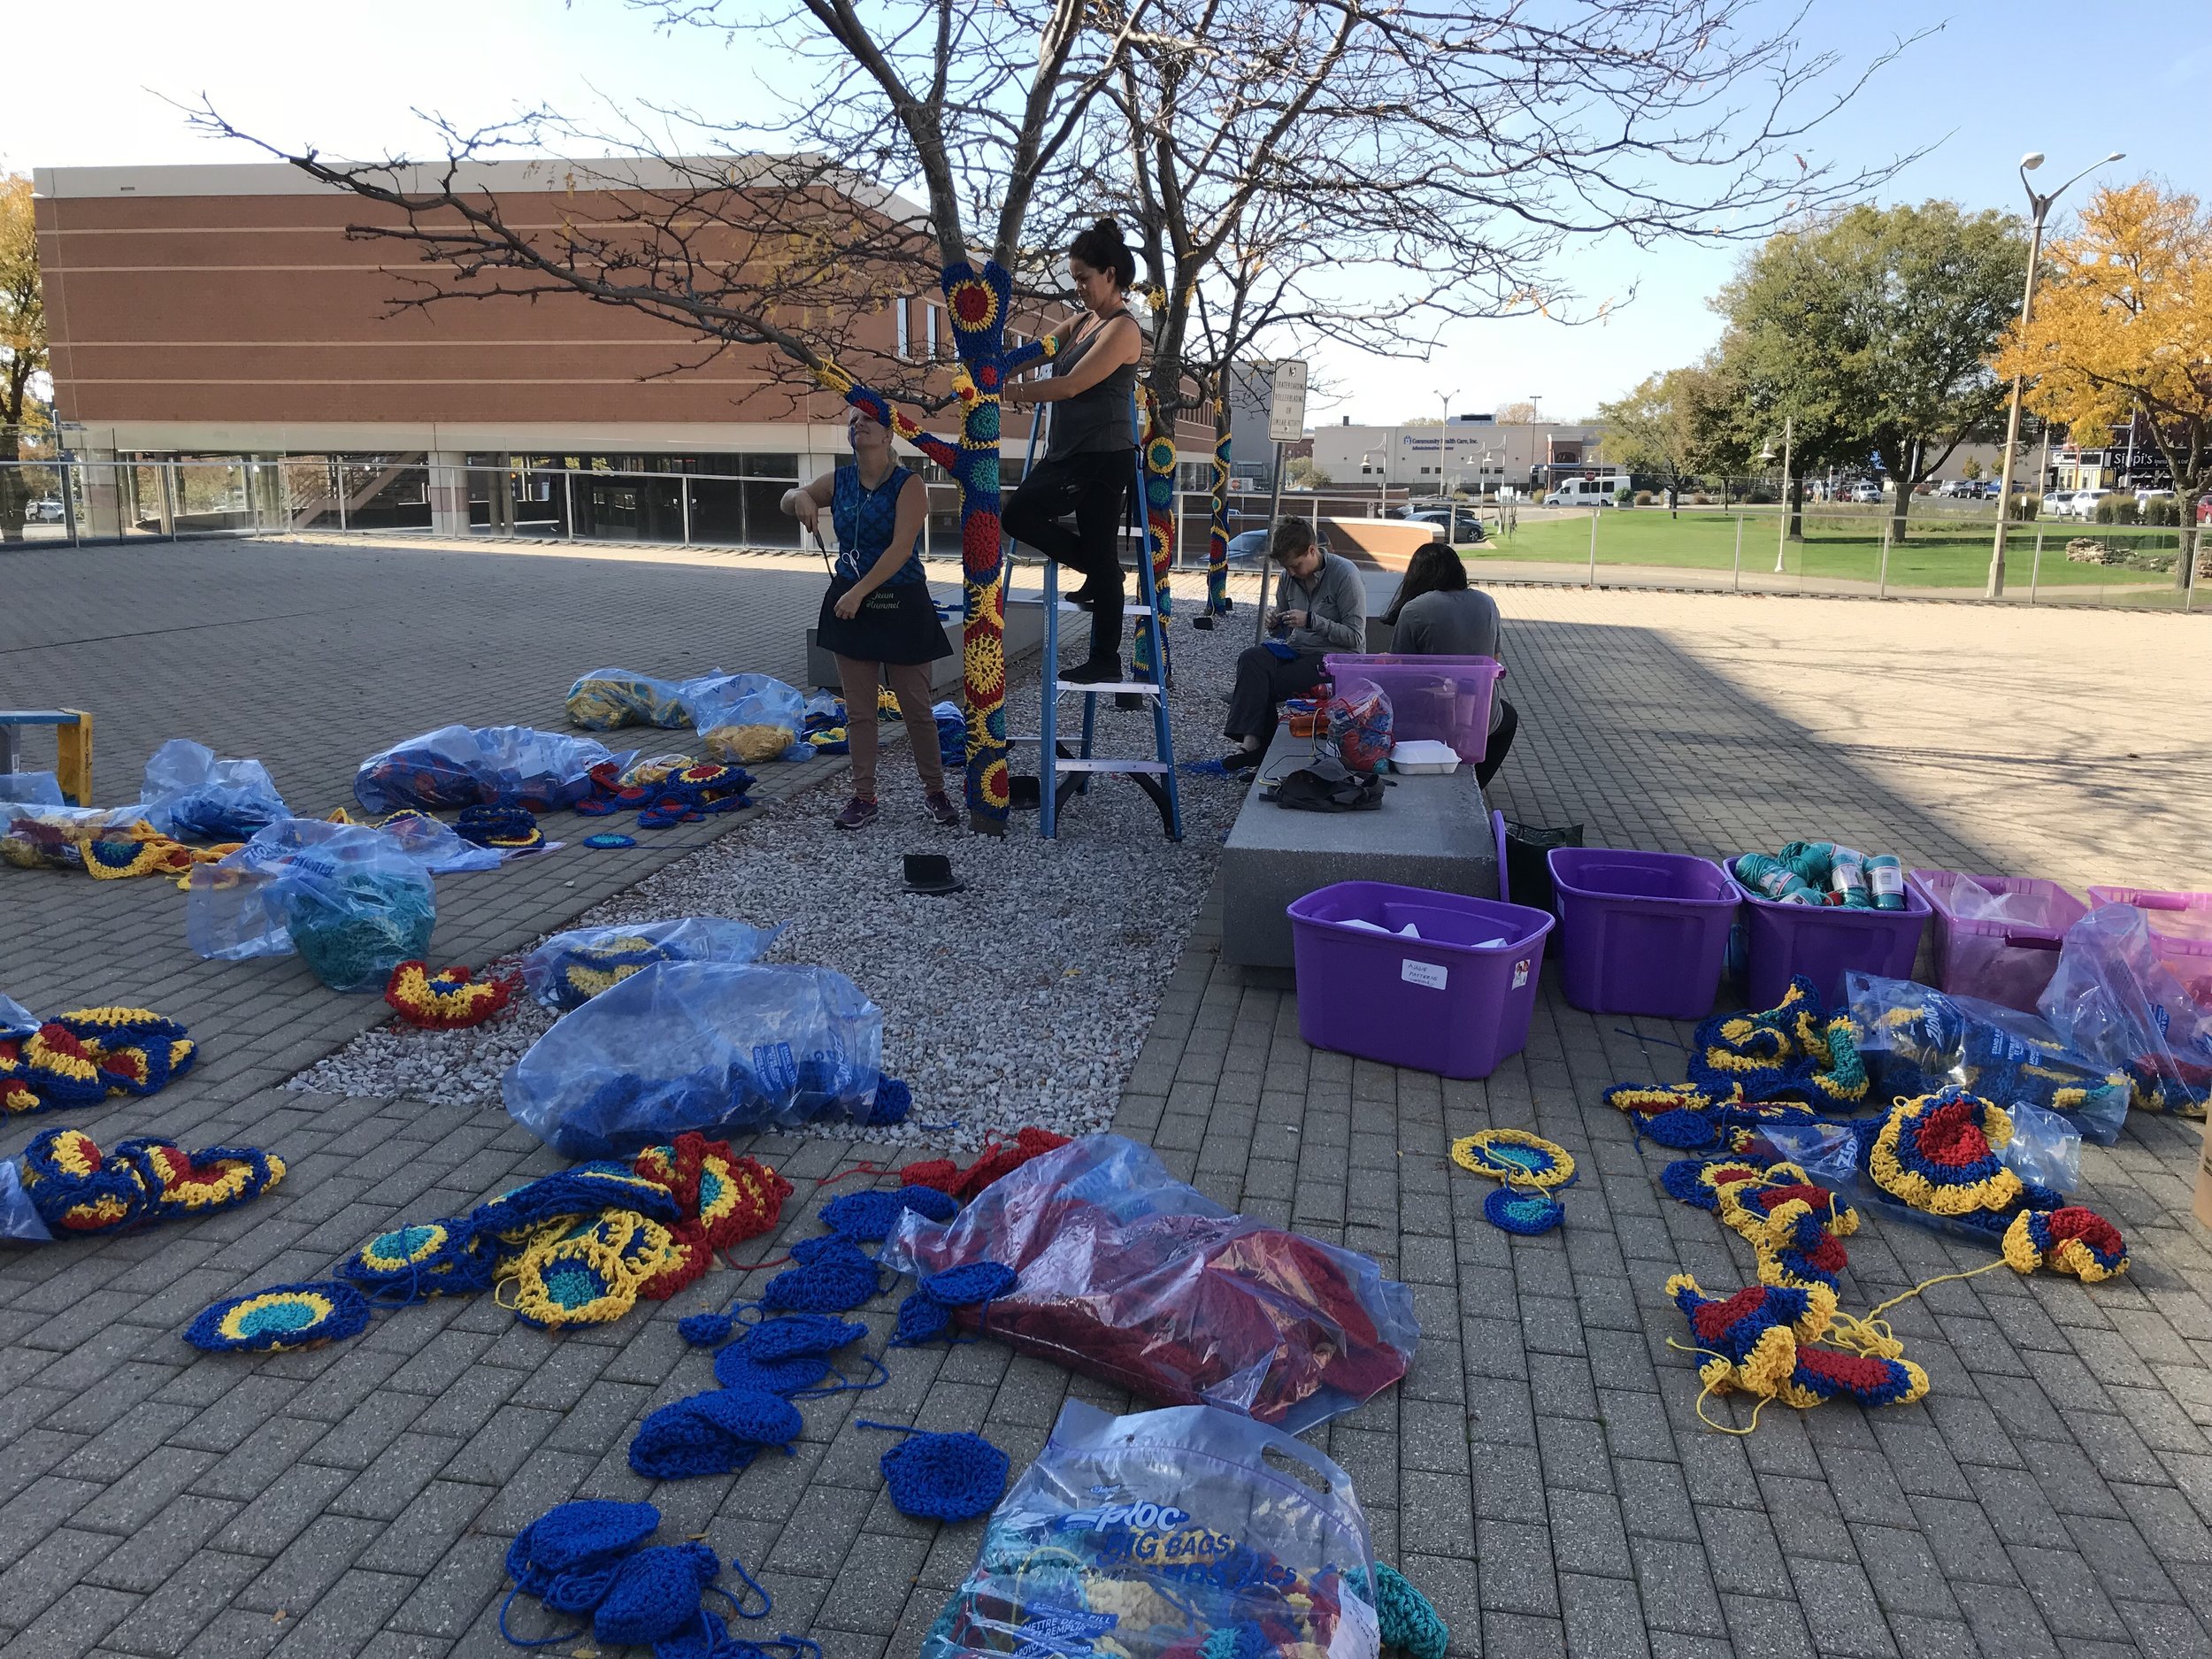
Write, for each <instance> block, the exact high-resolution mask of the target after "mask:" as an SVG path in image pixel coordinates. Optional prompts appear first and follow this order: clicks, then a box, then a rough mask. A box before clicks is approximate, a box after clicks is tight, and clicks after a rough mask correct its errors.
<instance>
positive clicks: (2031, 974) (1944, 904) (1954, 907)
mask: <svg viewBox="0 0 2212 1659" xmlns="http://www.w3.org/2000/svg"><path fill="white" fill-rule="evenodd" d="M1905 879H1906V881H1907V883H1908V884H1909V886H1910V887H1912V888H1913V889H1914V891H1916V892H1917V893H1918V894H1919V895H1920V896H1921V897H1922V898H1924V899H1925V900H1927V901H1928V907H1929V908H1930V909H1931V910H1933V911H1934V912H1935V950H1936V973H1935V982H1936V988H1937V989H1938V990H1939V991H1949V992H1952V993H1954V994H1955V995H1959V996H1978V997H1980V998H1981V999H1982V1001H1984V1002H2001V1003H2002V1004H2004V1006H2005V1007H2007V1008H2016V1009H2018V1010H2021V1012H2023V1013H2026V1014H2032V1013H2034V1012H2035V999H2036V998H2037V997H2039V996H2040V995H2042V994H2043V987H2045V986H2047V985H2048V984H2049V983H2050V982H2051V975H2052V974H2053V973H2054V972H2056V970H2057V968H2058V952H2059V947H2060V946H2062V944H2064V943H2065V942H2066V930H2067V929H2068V928H2070V927H2071V926H2073V925H2074V924H2075V923H2076V922H2078V921H2079V920H2081V918H2083V917H2085V916H2086V915H2088V914H2089V907H2088V906H2087V905H2086V904H2084V903H2083V902H2081V901H2080V900H2079V899H2078V898H2076V897H2075V896H2074V895H2072V894H2070V893H2069V892H2068V891H2067V890H2066V889H2065V888H2064V887H2061V886H2059V885H2058V883H2057V882H2055V881H2044V880H2039V879H2037V878H2035V877H2033V876H1973V875H1967V874H1964V873H1963V872H1960V871H1956V870H1914V871H1909V872H1907V873H1906V877H1905ZM1968 887H1979V888H1980V889H1981V890H1982V891H1983V892H1985V893H1991V894H2007V893H2024V894H2034V895H2038V896H2039V897H2040V898H2041V899H2042V900H2043V901H2044V904H2045V907H2046V908H2045V920H2044V921H2043V922H2042V923H2041V924H2033V923H2028V922H2017V921H2001V920H1996V919H1992V918H1980V917H1973V916H1962V915H1961V914H1960V913H1959V912H1960V910H1962V908H1964V907H1962V905H1961V904H1960V902H1959V900H1960V896H1961V895H1962V893H1964V892H1965V889H1967V888H1968ZM1965 896H1966V897H1968V898H1971V897H1972V895H1971V894H1965Z"/></svg>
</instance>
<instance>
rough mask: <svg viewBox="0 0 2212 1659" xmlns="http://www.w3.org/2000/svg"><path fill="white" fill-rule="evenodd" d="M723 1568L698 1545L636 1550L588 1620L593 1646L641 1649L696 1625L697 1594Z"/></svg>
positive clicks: (705, 1547)
mask: <svg viewBox="0 0 2212 1659" xmlns="http://www.w3.org/2000/svg"><path fill="white" fill-rule="evenodd" d="M721 1567H722V1563H721V1562H720V1561H719V1560H718V1559H717V1557H716V1555H715V1553H714V1549H713V1547H712V1546H711V1545H709V1544H706V1543H703V1542H702V1541H700V1540H696V1539H695V1540H692V1541H691V1542H689V1543H686V1544H655V1545H653V1546H652V1547H650V1548H646V1549H641V1550H640V1551H638V1553H637V1554H636V1555H633V1556H631V1557H630V1558H629V1559H628V1560H627V1561H626V1562H624V1563H622V1564H621V1566H620V1567H619V1568H618V1569H617V1570H616V1571H615V1575H614V1582H613V1583H612V1584H611V1586H608V1589H607V1594H606V1599H605V1600H604V1601H601V1602H600V1603H599V1607H598V1610H597V1611H596V1612H595V1613H594V1614H593V1615H592V1621H591V1633H592V1637H593V1639H594V1640H597V1641H603V1642H611V1643H616V1644H623V1643H627V1644H630V1645H633V1646H635V1647H645V1646H648V1645H649V1644H651V1643H654V1642H657V1641H660V1640H663V1639H664V1638H665V1637H670V1636H673V1635H675V1634H676V1633H677V1632H679V1631H680V1630H682V1629H684V1628H685V1627H686V1626H687V1625H692V1624H697V1623H698V1622H699V1593H700V1591H702V1590H703V1589H704V1588H705V1587H706V1586H708V1585H710V1584H712V1583H713V1582H714V1578H715V1575H716V1573H718V1571H721Z"/></svg>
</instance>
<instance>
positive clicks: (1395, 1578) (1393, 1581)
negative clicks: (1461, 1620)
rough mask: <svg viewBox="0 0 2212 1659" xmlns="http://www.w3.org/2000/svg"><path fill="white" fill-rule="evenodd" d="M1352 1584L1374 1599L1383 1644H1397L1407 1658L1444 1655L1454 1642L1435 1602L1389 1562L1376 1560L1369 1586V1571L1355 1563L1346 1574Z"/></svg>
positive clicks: (1441, 1658)
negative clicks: (1372, 1584) (1372, 1580)
mask: <svg viewBox="0 0 2212 1659" xmlns="http://www.w3.org/2000/svg"><path fill="white" fill-rule="evenodd" d="M1344 1577H1345V1579H1346V1581H1347V1582H1348V1583H1349V1584H1350V1585H1351V1586H1352V1587H1353V1588H1354V1589H1356V1590H1357V1591H1358V1592H1359V1593H1360V1594H1362V1595H1363V1596H1365V1597H1366V1598H1367V1599H1368V1600H1369V1601H1371V1602H1373V1603H1374V1607H1375V1617H1376V1622H1377V1623H1378V1624H1380V1625H1381V1626H1382V1645H1383V1646H1384V1647H1395V1648H1397V1649H1398V1650H1399V1651H1400V1652H1401V1653H1403V1654H1404V1655H1406V1656H1407V1659H1444V1653H1445V1650H1446V1649H1447V1648H1448V1647H1449V1646H1450V1645H1451V1639H1452V1636H1451V1629H1450V1627H1449V1626H1448V1625H1447V1624H1445V1623H1444V1618H1443V1615H1441V1614H1440V1613H1439V1612H1438V1611H1437V1610H1436V1607H1435V1604H1434V1603H1433V1602H1432V1601H1430V1600H1429V1599H1428V1597H1426V1596H1425V1595H1423V1594H1421V1593H1420V1591H1418V1590H1417V1589H1415V1588H1414V1587H1413V1585H1412V1583H1411V1581H1410V1580H1409V1579H1408V1578H1406V1576H1405V1575H1404V1574H1403V1573H1402V1572H1400V1571H1398V1570H1397V1569H1396V1568H1395V1567H1393V1566H1391V1565H1390V1564H1389V1563H1386V1562H1380V1561H1379V1562H1377V1563H1375V1583H1374V1587H1373V1588H1372V1589H1370V1588H1369V1587H1368V1583H1367V1574H1366V1572H1365V1571H1363V1570H1362V1569H1361V1568H1358V1567H1354V1568H1352V1569H1351V1570H1349V1571H1347V1572H1346V1573H1345V1575H1344Z"/></svg>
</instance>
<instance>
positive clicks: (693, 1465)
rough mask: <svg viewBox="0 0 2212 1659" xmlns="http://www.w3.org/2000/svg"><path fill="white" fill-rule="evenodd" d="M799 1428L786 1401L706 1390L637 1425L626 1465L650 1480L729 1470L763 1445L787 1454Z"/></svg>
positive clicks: (796, 1416)
mask: <svg viewBox="0 0 2212 1659" xmlns="http://www.w3.org/2000/svg"><path fill="white" fill-rule="evenodd" d="M803 1426H804V1425H803V1423H802V1421H801V1419H800V1417H799V1409H798V1407H796V1406H795V1405H793V1404H792V1403H791V1402H789V1401H788V1400H781V1399H779V1398H777V1397H776V1396H775V1395H774V1394H763V1393H758V1392H755V1391H751V1390H745V1391H741V1390H738V1389H734V1388H714V1389H710V1390H708V1392H706V1393H705V1394H693V1395H691V1396H690V1397H688V1398H687V1399H683V1400H678V1401H675V1402H672V1404H669V1405H664V1406H663V1407H662V1408H661V1409H659V1410H657V1411H656V1412H654V1413H653V1414H652V1415H651V1416H649V1417H647V1418H646V1419H645V1421H644V1422H643V1423H641V1424H640V1425H638V1432H637V1433H636V1434H635V1435H634V1437H633V1438H632V1439H631V1441H630V1467H631V1468H632V1469H634V1470H635V1471H637V1472H638V1473H639V1474H641V1475H643V1476H645V1477H646V1478H647V1479H650V1480H678V1479H688V1478H689V1477H691V1476H694V1475H727V1474H734V1473H736V1472H737V1471H739V1470H741V1469H743V1468H745V1467H746V1466H747V1465H749V1463H751V1462H752V1461H753V1459H754V1458H755V1457H756V1456H757V1455H759V1454H760V1452H761V1450H762V1449H763V1448H765V1447H770V1446H776V1447H780V1448H783V1450H784V1451H785V1452H786V1453H788V1452H789V1451H790V1450H791V1442H792V1441H794V1440H797V1439H798V1438H799V1433H800V1431H801V1429H802V1428H803Z"/></svg>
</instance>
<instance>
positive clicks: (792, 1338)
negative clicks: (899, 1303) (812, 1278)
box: [736, 1313, 868, 1364]
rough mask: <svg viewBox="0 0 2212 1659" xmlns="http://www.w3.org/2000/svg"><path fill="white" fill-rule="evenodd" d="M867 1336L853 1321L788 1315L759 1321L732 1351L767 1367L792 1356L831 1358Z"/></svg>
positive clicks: (863, 1327)
mask: <svg viewBox="0 0 2212 1659" xmlns="http://www.w3.org/2000/svg"><path fill="white" fill-rule="evenodd" d="M867 1334H868V1327H867V1326H866V1325H862V1324H861V1323H860V1322H859V1321H858V1320H856V1319H833V1318H830V1317H826V1315H822V1314H817V1313H792V1314H786V1315H784V1316H783V1317H781V1318H780V1319H764V1320H762V1321H761V1322H760V1323H759V1324H758V1325H755V1326H753V1328H752V1329H751V1330H749V1331H748V1332H746V1333H745V1334H744V1335H743V1336H741V1337H740V1338H739V1339H738V1340H737V1343H736V1347H737V1348H738V1350H739V1351H740V1352H741V1353H742V1354H743V1355H744V1356H745V1357H746V1358H747V1359H749V1360H751V1361H752V1362H754V1363H756V1364H769V1363H774V1362H775V1361H777V1360H780V1359H789V1358H790V1357H791V1356H794V1355H795V1354H834V1353H835V1352H836V1351H837V1350H838V1349H839V1348H844V1347H846V1346H847V1345H848V1344H850V1343H853V1342H856V1341H858V1340H860V1339H861V1338H862V1337H864V1336H865V1335H867Z"/></svg>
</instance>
